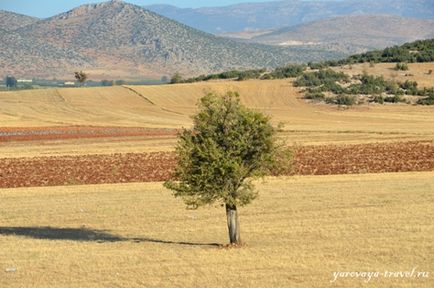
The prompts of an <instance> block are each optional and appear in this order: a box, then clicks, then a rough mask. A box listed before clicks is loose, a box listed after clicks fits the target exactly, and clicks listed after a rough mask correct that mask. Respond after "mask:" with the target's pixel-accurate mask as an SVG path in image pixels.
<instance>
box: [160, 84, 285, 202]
mask: <svg viewBox="0 0 434 288" xmlns="http://www.w3.org/2000/svg"><path fill="white" fill-rule="evenodd" d="M199 108H200V111H199V113H198V114H197V115H196V116H194V118H193V119H194V126H193V128H192V129H191V130H184V131H183V132H182V133H181V134H180V135H179V142H178V145H177V147H176V154H177V156H178V164H177V167H176V169H175V174H174V176H175V177H176V179H177V180H179V181H178V182H173V181H168V182H166V183H165V184H164V185H165V187H167V188H169V189H171V190H173V191H174V196H175V197H181V198H183V200H184V201H185V203H186V204H187V205H188V207H190V208H197V207H199V206H203V205H207V204H212V203H215V202H219V203H222V204H227V205H230V206H237V205H246V204H249V203H250V202H251V201H252V200H253V199H255V198H256V196H257V192H256V191H255V190H254V187H253V184H252V182H251V177H255V176H261V175H264V173H266V171H267V169H269V167H272V165H273V163H275V160H276V151H277V150H278V145H277V144H276V143H277V142H276V137H275V134H276V130H275V129H274V128H273V127H272V126H271V124H270V119H269V117H267V116H265V115H264V114H262V113H260V112H256V111H253V110H250V109H248V108H246V107H244V106H243V105H241V103H240V99H239V95H238V94H237V93H233V92H228V93H227V94H226V95H224V96H222V97H219V96H217V95H215V94H213V93H209V94H207V95H206V96H204V97H203V98H202V99H201V100H200V104H199Z"/></svg>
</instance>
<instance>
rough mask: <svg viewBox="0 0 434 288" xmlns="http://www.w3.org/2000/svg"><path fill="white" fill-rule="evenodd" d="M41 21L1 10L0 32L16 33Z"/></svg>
mask: <svg viewBox="0 0 434 288" xmlns="http://www.w3.org/2000/svg"><path fill="white" fill-rule="evenodd" d="M38 20H39V19H38V18H35V17H30V16H26V15H21V14H17V13H13V12H9V11H4V10H0V30H5V31H14V30H16V29H18V28H20V27H24V26H27V25H30V24H33V23H35V22H37V21H38Z"/></svg>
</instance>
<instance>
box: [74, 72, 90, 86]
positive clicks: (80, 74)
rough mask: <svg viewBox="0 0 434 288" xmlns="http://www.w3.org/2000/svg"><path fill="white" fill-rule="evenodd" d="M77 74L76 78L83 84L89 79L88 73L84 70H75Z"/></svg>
mask: <svg viewBox="0 0 434 288" xmlns="http://www.w3.org/2000/svg"><path fill="white" fill-rule="evenodd" d="M74 74H75V79H76V80H77V81H78V82H79V83H80V84H82V85H83V83H84V82H86V80H87V74H86V73H84V72H83V71H80V72H74Z"/></svg>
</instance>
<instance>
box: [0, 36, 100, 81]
mask: <svg viewBox="0 0 434 288" xmlns="http://www.w3.org/2000/svg"><path fill="white" fill-rule="evenodd" d="M0 39H1V41H0V77H1V78H3V76H7V75H14V76H16V77H19V78H33V77H50V78H51V77H56V76H57V75H64V73H65V72H64V71H65V70H70V71H73V70H74V68H75V67H90V66H92V65H93V61H92V59H91V58H89V57H86V56H84V55H81V54H79V53H77V52H75V51H73V50H71V49H65V48H59V47H56V46H53V45H50V44H48V43H46V42H45V41H43V40H42V39H36V38H33V37H30V38H27V37H23V36H22V35H20V34H18V33H14V32H9V31H5V30H1V29H0Z"/></svg>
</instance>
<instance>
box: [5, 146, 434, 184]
mask: <svg viewBox="0 0 434 288" xmlns="http://www.w3.org/2000/svg"><path fill="white" fill-rule="evenodd" d="M175 164H176V157H175V155H174V153H173V152H154V153H137V154H136V153H129V154H112V155H84V156H56V157H36V158H10V159H9V158H5V159H0V188H10V187H33V186H56V185H77V184H100V183H127V182H155V181H164V180H167V179H170V178H171V174H172V171H173V167H174V166H175ZM432 170H434V145H433V143H432V142H429V141H425V142H423V141H418V142H396V143H378V144H360V145H344V146H336V145H324V146H305V147H300V148H298V149H297V151H296V153H295V157H294V164H293V169H292V171H291V172H288V173H286V174H288V175H294V174H296V175H331V174H356V173H382V172H405V171H432Z"/></svg>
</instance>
